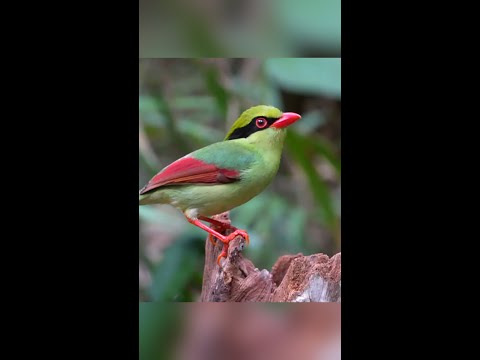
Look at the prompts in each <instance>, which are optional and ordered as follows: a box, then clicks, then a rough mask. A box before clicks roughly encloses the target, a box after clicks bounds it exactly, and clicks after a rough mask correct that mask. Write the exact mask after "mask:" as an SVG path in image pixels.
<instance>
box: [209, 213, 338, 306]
mask: <svg viewBox="0 0 480 360" xmlns="http://www.w3.org/2000/svg"><path fill="white" fill-rule="evenodd" d="M214 218H216V219H219V220H222V221H224V222H228V223H229V222H230V220H229V216H228V213H223V214H221V215H217V216H215V217H214ZM217 242H218V243H217V244H216V246H213V244H211V243H210V241H209V240H208V238H207V240H206V243H205V267H204V273H203V285H202V295H201V301H213V302H340V300H341V296H340V290H341V254H340V253H338V254H336V255H334V256H332V257H331V258H329V257H328V256H327V255H324V254H314V255H309V256H304V255H302V254H297V255H284V256H281V257H280V258H279V259H278V260H277V261H276V263H275V264H274V265H273V267H272V271H271V272H269V271H268V270H265V269H263V270H259V269H257V268H256V267H255V265H254V264H253V263H252V262H251V261H250V260H248V259H246V258H244V257H243V255H242V250H243V249H244V247H245V240H244V239H243V238H242V237H241V236H237V237H236V238H235V239H234V240H232V242H231V243H230V246H229V249H228V257H227V258H226V259H222V260H221V266H218V265H217V262H216V260H217V257H218V255H220V253H221V251H222V243H221V242H220V241H218V240H217Z"/></svg>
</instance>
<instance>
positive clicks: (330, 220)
mask: <svg viewBox="0 0 480 360" xmlns="http://www.w3.org/2000/svg"><path fill="white" fill-rule="evenodd" d="M286 145H287V148H288V150H289V153H290V154H291V155H292V157H293V158H294V159H295V161H296V162H297V164H298V165H299V166H300V167H301V168H302V169H303V171H304V173H305V176H306V177H307V179H308V183H309V185H310V190H311V191H312V194H313V196H314V198H315V201H316V203H317V205H318V207H319V209H320V210H321V215H322V218H323V220H324V222H325V224H326V225H327V226H328V227H329V228H330V230H332V231H336V230H337V217H336V213H335V209H334V204H333V201H332V197H331V195H330V190H329V188H328V186H327V184H326V183H325V181H324V180H323V179H322V177H321V176H319V175H318V173H317V171H316V169H315V167H314V166H313V163H312V161H311V159H309V158H308V157H307V154H308V153H309V151H308V150H309V149H308V144H307V143H306V142H305V141H304V137H302V136H300V135H298V134H297V133H295V132H294V131H289V132H288V135H287V138H286Z"/></svg>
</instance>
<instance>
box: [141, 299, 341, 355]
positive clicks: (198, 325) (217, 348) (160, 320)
mask: <svg viewBox="0 0 480 360" xmlns="http://www.w3.org/2000/svg"><path fill="white" fill-rule="evenodd" d="M139 306H140V309H139V314H140V319H139V320H140V322H139V343H140V360H164V359H175V360H224V359H231V360H271V359H276V360H291V359H302V360H340V355H341V354H340V351H341V348H340V341H341V338H340V322H341V319H340V304H338V303H308V304H307V303H304V304H301V305H299V304H297V305H293V304H258V303H257V304H235V303H223V304H218V303H202V304H195V303H190V304H178V303H177V304H173V303H172V304H167V303H140V305H139Z"/></svg>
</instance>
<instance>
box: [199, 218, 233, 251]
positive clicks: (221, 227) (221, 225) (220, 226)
mask: <svg viewBox="0 0 480 360" xmlns="http://www.w3.org/2000/svg"><path fill="white" fill-rule="evenodd" d="M198 219H199V220H203V221H206V222H209V223H210V224H212V225H213V228H214V229H215V230H217V231H218V232H224V231H225V230H227V229H232V230H233V231H235V230H237V228H236V227H235V226H232V225H230V224H229V223H228V222H226V221H221V220H216V219H212V218H209V217H206V216H201V215H200V216H199V217H198ZM208 240H210V242H211V243H212V245H213V246H215V245H217V243H216V242H215V241H214V240H213V235H212V234H210V233H209V234H208Z"/></svg>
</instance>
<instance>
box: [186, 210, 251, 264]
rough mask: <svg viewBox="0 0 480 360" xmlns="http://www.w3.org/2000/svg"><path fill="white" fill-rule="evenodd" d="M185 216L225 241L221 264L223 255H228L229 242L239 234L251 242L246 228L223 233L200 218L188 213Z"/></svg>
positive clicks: (218, 262) (218, 259) (218, 261)
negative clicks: (227, 233)
mask: <svg viewBox="0 0 480 360" xmlns="http://www.w3.org/2000/svg"><path fill="white" fill-rule="evenodd" d="M185 217H186V219H187V220H188V222H189V223H191V224H193V225H195V226H198V227H199V228H200V229H202V230H205V231H206V232H208V233H209V234H211V235H213V236H215V237H216V238H217V239H218V240H220V241H221V242H223V251H222V253H221V254H220V255H219V256H218V258H217V264H218V265H220V259H221V258H222V257H225V258H226V257H227V250H228V244H229V243H230V241H232V240H233V239H235V238H236V237H237V235H240V236H241V237H243V238H244V239H245V241H246V242H247V244H248V243H249V242H250V238H249V236H248V234H247V232H246V231H244V230H239V229H236V230H235V231H234V232H232V233H231V234H229V235H222V234H220V233H219V232H218V231H215V230H214V229H212V228H209V227H208V226H207V225H205V224H203V223H202V222H201V221H200V220H198V219H192V218H190V217H188V216H187V215H186V214H185ZM211 220H213V219H211ZM215 221H216V220H215Z"/></svg>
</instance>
